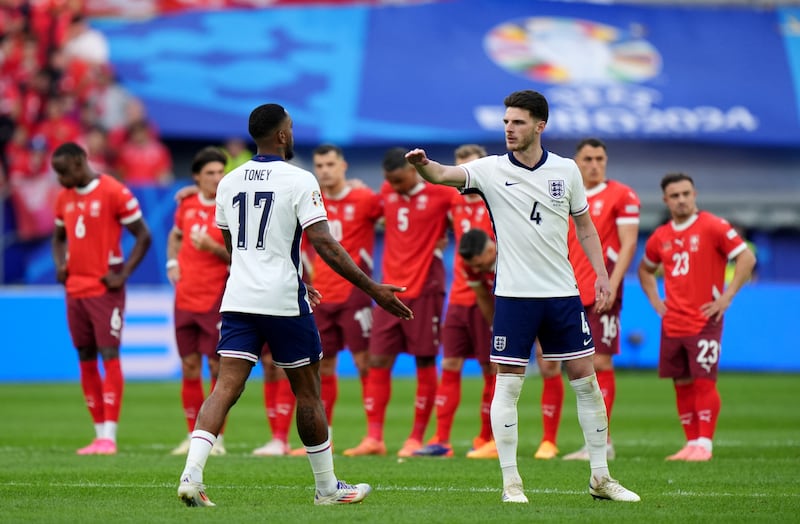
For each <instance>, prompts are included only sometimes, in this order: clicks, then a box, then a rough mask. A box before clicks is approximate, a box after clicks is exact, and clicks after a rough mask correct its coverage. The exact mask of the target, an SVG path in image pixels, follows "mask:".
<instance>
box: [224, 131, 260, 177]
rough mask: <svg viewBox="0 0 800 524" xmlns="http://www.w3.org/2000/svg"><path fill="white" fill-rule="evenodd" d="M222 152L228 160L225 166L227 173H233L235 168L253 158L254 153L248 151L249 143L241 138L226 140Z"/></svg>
mask: <svg viewBox="0 0 800 524" xmlns="http://www.w3.org/2000/svg"><path fill="white" fill-rule="evenodd" d="M222 151H223V152H224V153H225V156H226V157H227V158H228V161H227V163H226V164H225V172H226V173H228V172H230V171H233V170H234V169H235V168H237V167H239V166H240V165H242V164H244V163H245V162H247V161H248V160H250V159H251V158H253V153H252V151H250V150H249V149H247V143H246V142H245V141H244V140H243V139H242V138H239V137H231V138H229V139H228V140H226V141H225V145H224V146H223V148H222Z"/></svg>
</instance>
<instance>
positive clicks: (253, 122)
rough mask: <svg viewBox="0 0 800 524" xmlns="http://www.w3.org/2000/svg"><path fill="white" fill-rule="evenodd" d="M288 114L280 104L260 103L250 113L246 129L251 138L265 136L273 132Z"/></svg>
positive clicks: (257, 138)
mask: <svg viewBox="0 0 800 524" xmlns="http://www.w3.org/2000/svg"><path fill="white" fill-rule="evenodd" d="M288 116H289V113H287V112H286V109H284V108H283V106H282V105H280V104H263V105H260V106H258V107H257V108H255V109H253V112H252V113H250V122H249V123H248V126H247V130H248V131H249V132H250V136H251V137H253V140H260V139H262V138H266V137H268V136H269V135H270V134H272V133H274V132H275V130H277V128H278V126H280V125H281V124H282V123H283V121H284V120H285V119H286V118H287V117H288Z"/></svg>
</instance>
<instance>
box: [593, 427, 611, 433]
mask: <svg viewBox="0 0 800 524" xmlns="http://www.w3.org/2000/svg"><path fill="white" fill-rule="evenodd" d="M607 429H608V426H606V427H604V428H603V429H595V431H597V432H598V433H602V432H603V431H605V430H607Z"/></svg>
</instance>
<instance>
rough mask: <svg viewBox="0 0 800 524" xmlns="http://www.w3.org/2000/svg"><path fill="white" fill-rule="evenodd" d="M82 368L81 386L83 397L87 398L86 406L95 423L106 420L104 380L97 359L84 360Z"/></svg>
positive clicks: (81, 363)
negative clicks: (104, 412) (104, 413)
mask: <svg viewBox="0 0 800 524" xmlns="http://www.w3.org/2000/svg"><path fill="white" fill-rule="evenodd" d="M80 369H81V388H82V389H83V398H84V399H86V407H87V408H89V413H90V414H91V415H92V421H94V423H95V424H102V423H103V422H105V417H104V416H103V380H102V379H101V378H100V370H99V369H98V368H97V360H82V361H81V362H80Z"/></svg>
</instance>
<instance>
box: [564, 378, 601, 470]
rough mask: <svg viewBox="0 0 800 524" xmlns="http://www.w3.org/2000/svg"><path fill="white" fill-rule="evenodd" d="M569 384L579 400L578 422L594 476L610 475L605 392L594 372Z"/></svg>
mask: <svg viewBox="0 0 800 524" xmlns="http://www.w3.org/2000/svg"><path fill="white" fill-rule="evenodd" d="M569 384H570V386H572V389H573V390H574V391H575V396H576V397H577V400H578V422H579V423H580V425H581V429H582V430H583V438H584V440H585V441H586V450H587V451H588V452H589V467H590V468H591V469H592V476H593V477H597V478H602V477H609V476H610V475H609V473H608V460H607V458H606V446H607V444H606V441H607V438H608V416H607V415H606V405H605V404H604V403H603V393H602V392H601V391H600V386H599V385H598V384H597V376H596V375H595V374H594V373H592V374H591V375H589V376H588V377H583V378H579V379H576V380H570V381H569Z"/></svg>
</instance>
